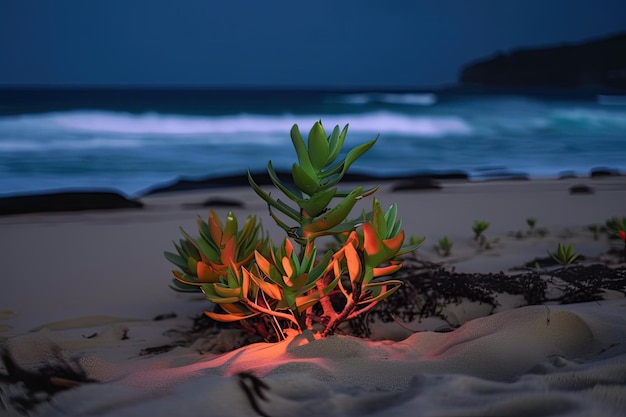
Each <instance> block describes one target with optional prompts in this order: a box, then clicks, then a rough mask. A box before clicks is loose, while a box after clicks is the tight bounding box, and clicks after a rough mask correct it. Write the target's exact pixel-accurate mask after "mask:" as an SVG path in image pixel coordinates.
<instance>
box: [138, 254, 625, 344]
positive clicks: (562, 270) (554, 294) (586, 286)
mask: <svg viewBox="0 0 626 417" xmlns="http://www.w3.org/2000/svg"><path fill="white" fill-rule="evenodd" d="M551 260H552V258H550V259H549V260H548V259H547V258H546V259H545V260H533V261H531V262H529V263H528V265H534V267H532V268H531V267H529V266H528V267H527V266H524V267H523V268H520V269H518V270H512V271H511V272H508V273H505V272H500V273H461V272H456V271H455V270H454V269H453V268H450V267H448V266H445V265H443V264H438V263H432V262H427V261H423V260H420V259H418V258H412V257H409V258H405V260H404V262H403V263H404V266H403V268H402V269H401V271H400V272H398V273H397V274H395V275H394V276H393V278H394V279H399V280H402V281H403V282H404V285H402V286H401V287H400V288H399V289H398V290H397V291H396V292H395V293H394V294H392V295H391V296H390V297H389V298H388V299H387V300H386V301H385V302H381V303H379V304H378V305H377V306H376V307H375V308H374V309H373V310H372V311H370V312H369V313H368V314H366V315H364V316H359V317H357V318H356V319H353V320H352V321H351V322H350V323H349V329H344V330H346V331H349V333H350V334H352V335H355V336H359V337H369V336H370V335H371V331H370V326H371V325H372V324H373V323H375V322H383V323H392V322H398V321H400V322H403V323H410V322H414V321H416V320H417V321H419V320H422V319H425V318H428V317H437V318H440V319H443V320H444V321H447V318H446V317H445V316H444V314H443V310H444V308H445V307H446V306H449V305H458V304H460V303H462V302H464V301H466V300H469V301H472V302H477V303H480V304H484V305H487V306H490V307H491V312H493V311H495V310H496V309H497V308H498V307H499V306H500V305H499V302H498V294H511V295H518V296H520V298H521V299H523V303H522V304H523V305H539V304H543V303H561V304H567V303H578V302H589V301H597V300H601V299H603V293H604V291H605V290H613V291H617V292H621V293H622V294H624V295H625V296H626V268H624V267H621V268H611V267H609V266H607V265H606V264H603V263H584V264H574V265H570V266H567V267H555V265H554V264H553V263H552V262H551ZM540 265H541V266H540ZM398 325H400V324H398ZM454 327H457V325H455V324H452V323H450V325H449V328H446V329H445V330H450V329H451V328H454ZM224 331H238V332H240V333H241V336H240V337H239V338H238V341H237V343H236V344H235V345H232V346H225V345H224V344H223V343H212V342H211V339H218V338H219V336H220V335H221V334H222V333H223V332H224ZM440 331H443V330H440ZM167 334H168V335H169V336H172V337H173V338H176V339H177V340H176V341H175V342H173V343H171V344H168V345H162V346H155V347H153V348H148V349H144V350H143V351H142V352H141V353H140V355H154V354H159V353H165V352H168V351H170V350H172V349H174V348H175V347H179V346H180V347H192V346H198V345H199V344H198V343H197V342H198V341H201V342H202V339H204V343H200V345H203V346H204V348H202V349H198V350H199V352H200V353H204V352H211V353H216V354H219V353H224V352H227V351H230V350H234V349H236V348H238V347H241V346H243V345H246V344H250V343H254V342H260V341H263V340H264V339H263V338H262V337H261V336H260V335H259V334H254V333H252V332H251V328H249V329H248V331H246V330H243V329H242V328H241V327H237V326H236V324H233V323H219V322H216V321H214V320H212V319H210V318H208V317H207V316H206V315H204V314H201V315H199V316H197V317H195V318H193V323H192V325H191V327H190V328H185V329H175V330H170V331H168V332H167Z"/></svg>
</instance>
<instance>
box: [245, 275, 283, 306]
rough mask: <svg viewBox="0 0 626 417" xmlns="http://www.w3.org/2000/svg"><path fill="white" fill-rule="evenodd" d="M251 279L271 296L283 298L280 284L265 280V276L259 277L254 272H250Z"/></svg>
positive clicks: (272, 297)
mask: <svg viewBox="0 0 626 417" xmlns="http://www.w3.org/2000/svg"><path fill="white" fill-rule="evenodd" d="M250 279H252V281H254V283H255V284H256V285H257V286H258V287H259V289H260V290H261V291H263V292H264V293H265V294H266V295H267V296H268V297H269V298H271V299H273V300H282V299H283V292H282V291H281V289H280V287H279V286H278V284H274V283H271V282H267V281H265V280H264V279H263V278H260V277H257V276H256V275H254V274H250Z"/></svg>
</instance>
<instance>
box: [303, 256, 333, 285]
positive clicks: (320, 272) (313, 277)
mask: <svg viewBox="0 0 626 417" xmlns="http://www.w3.org/2000/svg"><path fill="white" fill-rule="evenodd" d="M332 257H333V251H331V250H329V251H327V252H326V253H325V254H324V256H323V257H322V259H320V260H319V262H318V263H317V264H316V265H315V266H313V269H311V272H310V273H309V282H315V281H317V280H318V279H320V278H321V277H322V276H324V274H325V273H326V271H327V270H328V267H329V265H330V260H331V258H332Z"/></svg>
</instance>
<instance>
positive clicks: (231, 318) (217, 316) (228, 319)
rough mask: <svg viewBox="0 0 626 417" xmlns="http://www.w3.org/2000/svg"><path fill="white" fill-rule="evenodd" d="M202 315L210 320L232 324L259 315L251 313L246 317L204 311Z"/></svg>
mask: <svg viewBox="0 0 626 417" xmlns="http://www.w3.org/2000/svg"><path fill="white" fill-rule="evenodd" d="M204 314H206V315H207V317H209V318H210V319H213V320H215V321H221V322H223V323H232V322H235V321H241V320H245V319H249V318H251V317H254V316H258V315H259V313H252V314H248V315H239V314H223V313H213V312H211V311H205V312H204Z"/></svg>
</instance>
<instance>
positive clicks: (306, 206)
mask: <svg viewBox="0 0 626 417" xmlns="http://www.w3.org/2000/svg"><path fill="white" fill-rule="evenodd" d="M336 193H337V188H331V189H329V190H321V191H318V192H316V193H315V194H313V195H312V196H311V198H308V199H304V200H300V201H299V202H298V205H299V206H300V208H301V209H303V210H304V211H305V212H306V214H308V215H309V217H316V216H318V215H320V214H321V213H322V211H324V209H325V208H326V207H328V204H330V202H331V201H332V199H333V198H334V197H335V195H336Z"/></svg>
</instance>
